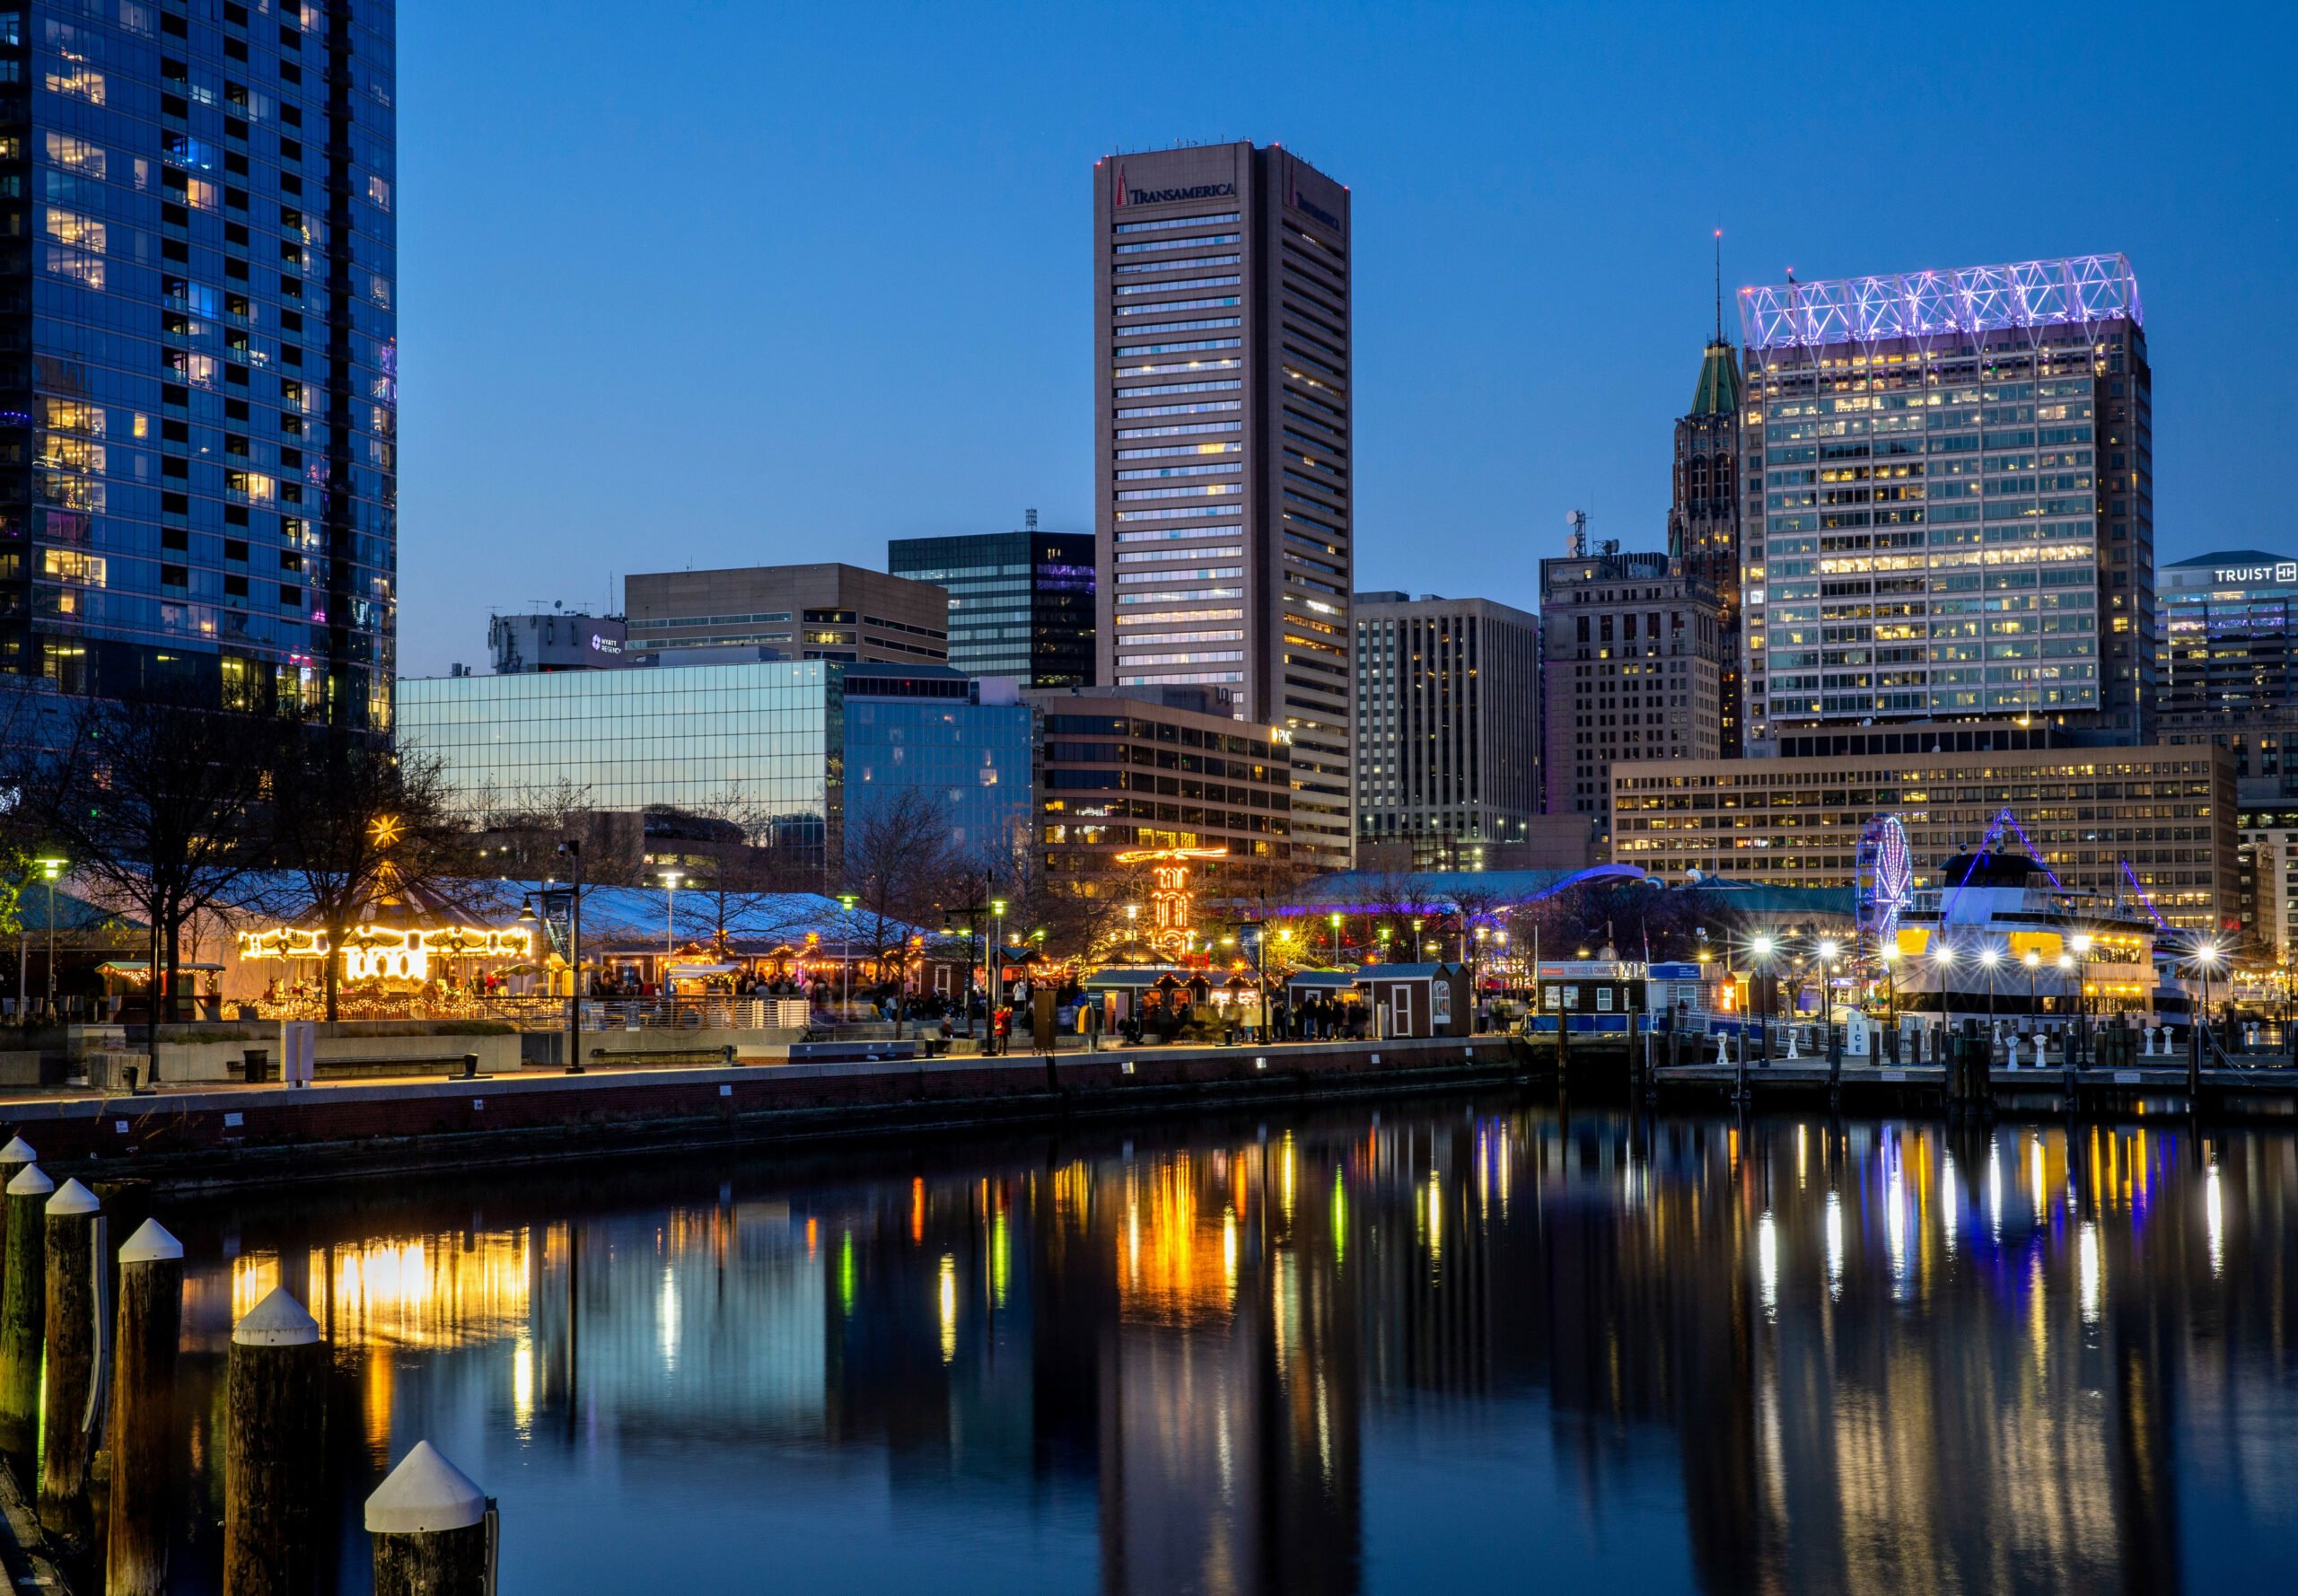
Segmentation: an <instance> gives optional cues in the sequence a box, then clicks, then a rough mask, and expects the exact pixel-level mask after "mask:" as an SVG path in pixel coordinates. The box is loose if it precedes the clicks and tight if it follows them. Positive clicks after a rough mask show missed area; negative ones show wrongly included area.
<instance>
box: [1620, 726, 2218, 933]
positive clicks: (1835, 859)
mask: <svg viewBox="0 0 2298 1596" xmlns="http://www.w3.org/2000/svg"><path fill="white" fill-rule="evenodd" d="M1891 735H1892V736H1894V737H1905V738H1908V740H1910V741H1915V740H1916V739H1915V734H1914V733H1912V732H1893V733H1891ZM1949 735H1952V733H1944V732H1943V734H1942V736H1941V739H1940V741H1945V738H1946V736H1949ZM1610 780H1611V785H1612V789H1613V798H1612V806H1613V809H1614V811H1615V814H1616V820H1615V822H1614V831H1613V836H1612V850H1611V857H1612V859H1613V861H1614V863H1616V864H1638V865H1642V866H1643V867H1644V868H1645V870H1647V871H1650V872H1651V873H1653V875H1656V876H1660V877H1662V878H1663V879H1665V880H1667V881H1681V880H1683V879H1684V877H1685V875H1686V873H1688V872H1691V871H1695V870H1696V871H1698V872H1699V873H1701V874H1703V875H1708V876H1715V875H1722V876H1727V877H1739V878H1741V879H1744V880H1752V881H1756V882H1758V883H1760V884H1762V885H1764V886H1780V887H1790V886H1793V887H1832V888H1836V889H1838V890H1844V889H1847V888H1849V886H1850V885H1851V883H1852V881H1853V880H1854V877H1855V872H1856V869H1857V867H1858V862H1859V839H1860V836H1861V833H1862V830H1863V829H1864V827H1865V826H1866V824H1867V822H1868V821H1869V820H1873V819H1874V818H1875V816H1877V815H1879V814H1894V815H1897V816H1899V819H1900V820H1901V821H1902V822H1903V823H1904V824H1905V826H1906V829H1907V835H1908V844H1909V846H1911V848H1912V849H1913V852H1914V858H1915V872H1916V874H1915V884H1916V886H1917V887H1935V886H1938V885H1939V884H1940V882H1939V880H1938V877H1937V872H1938V870H1939V867H1940V866H1941V865H1942V864H1944V863H1945V862H1946V861H1947V860H1949V859H1951V858H1952V857H1954V856H1955V855H1958V854H1961V853H1966V852H1968V851H1969V850H1970V849H1972V848H1975V847H1977V846H1979V844H1980V843H1981V842H1982V841H1983V840H1984V839H1985V838H1986V837H1987V833H1988V831H1989V830H1990V829H1992V827H1993V825H1994V822H1995V817H1996V816H1997V815H1999V814H2001V813H2002V812H2003V811H2004V810H2005V809H2008V810H2010V811H2012V812H2013V815H2014V816H2015V817H2016V818H2017V820H2018V821H2019V824H2020V825H2021V827H2022V829H2023V831H2024V836H2025V839H2026V841H2027V843H2028V844H2029V846H2031V848H2032V849H2033V850H2034V853H2035V856H2036V857H2037V858H2039V859H2040V860H2041V861H2042V862H2043V863H2044V864H2047V865H2048V866H2049V867H2050V870H2051V873H2052V874H2054V875H2056V876H2057V878H2058V880H2059V881H2060V882H2061V883H2062V884H2063V885H2064V886H2065V888H2066V890H2069V891H2072V892H2079V893H2093V894H2097V895H2098V896H2099V897H2101V898H2113V897H2117V896H2118V895H2121V894H2123V893H2124V892H2125V891H2126V890H2127V888H2128V887H2129V886H2130V885H2131V884H2132V883H2136V886H2137V889H2138V890H2139V891H2141V892H2143V893H2145V896H2146V898H2147V899H2148V900H2149V901H2150V902H2152V903H2153V906H2154V908H2155V910H2156V912H2157V913H2159V914H2160V915H2161V916H2162V917H2163V918H2164V919H2165V920H2167V921H2169V922H2170V923H2171V925H2176V926H2178V927H2180V929H2182V930H2197V931H2199V930H2215V929H2218V928H2220V927H2221V926H2223V924H2224V922H2225V921H2227V920H2229V919H2232V918H2233V917H2234V916H2235V911H2236V908H2237V905H2238V903H2239V900H2240V887H2239V884H2238V881H2237V877H2238V854H2239V846H2240V845H2239V844H2238V842H2237V840H2236V839H2237V832H2236V829H2235V825H2236V818H2237V811H2236V807H2235V802H2234V772H2233V766H2232V761H2231V760H2229V759H2227V757H2226V755H2225V754H2224V752H2223V751H2222V750H2216V749H2212V748H2166V747H2163V746H2162V745H2161V744H2155V745H2152V746H2149V747H2144V748H2098V749H2093V748H2083V749H2018V750H2000V749H1997V750H1961V751H1957V750H1952V749H1945V748H1942V749H1939V750H1934V749H1931V748H1928V747H1925V748H1908V749H1904V750H1886V749H1882V748H1870V749H1865V750H1855V751H1854V752H1852V753H1849V754H1845V753H1841V752H1831V753H1829V754H1828V755H1827V756H1825V757H1824V758H1820V757H1814V758H1810V759H1798V758H1785V757H1783V758H1778V759H1736V760H1715V761H1713V762H1709V763H1701V762H1697V761H1687V760H1683V759H1668V760H1665V761H1662V762H1657V763H1655V762H1652V758H1651V756H1648V755H1647V756H1646V757H1645V761H1644V762H1641V763H1630V762H1622V763H1618V764H1615V765H1614V766H1613V767H1612V768H1611V777H1610Z"/></svg>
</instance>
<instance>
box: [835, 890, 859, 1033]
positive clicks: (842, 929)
mask: <svg viewBox="0 0 2298 1596" xmlns="http://www.w3.org/2000/svg"><path fill="white" fill-rule="evenodd" d="M860 901H861V899H858V898H856V897H855V895H854V894H853V893H851V892H840V893H839V894H838V908H839V910H840V911H841V912H840V913H839V915H838V963H839V964H840V965H841V966H843V967H844V969H843V974H844V980H843V981H842V982H841V983H840V984H841V985H842V986H843V987H845V993H844V995H842V996H841V997H839V999H838V1022H839V1023H840V1024H844V1023H845V1022H846V1021H848V1020H850V1019H852V1018H853V1017H854V906H855V904H856V903H859V902H860Z"/></svg>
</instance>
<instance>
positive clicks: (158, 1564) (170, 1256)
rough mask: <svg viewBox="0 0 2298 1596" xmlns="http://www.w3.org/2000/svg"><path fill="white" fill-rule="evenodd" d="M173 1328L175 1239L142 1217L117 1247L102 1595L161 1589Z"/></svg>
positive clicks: (170, 1457)
mask: <svg viewBox="0 0 2298 1596" xmlns="http://www.w3.org/2000/svg"><path fill="white" fill-rule="evenodd" d="M182 1333H183V1243H182V1242H180V1241H177V1240H176V1239H175V1238H174V1237H173V1236H171V1235H170V1234H168V1232H167V1231H166V1230H165V1229H164V1228H163V1227H162V1225H161V1223H160V1222H159V1221H158V1220H156V1219H147V1220H145V1222H144V1223H143V1225H142V1226H141V1228H139V1229H138V1230H137V1231H136V1233H135V1234H134V1235H132V1236H130V1237H129V1238H128V1239H127V1246H125V1247H123V1248H121V1249H120V1250H119V1314H118V1330H117V1333H116V1334H115V1336H114V1337H113V1353H112V1405H111V1425H110V1446H111V1502H110V1508H109V1511H108V1522H109V1528H108V1530H107V1531H106V1534H105V1560H104V1596H162V1592H165V1591H166V1589H167V1587H168V1523H167V1520H168V1506H169V1503H170V1500H171V1495H172V1494H173V1490H174V1482H175V1470H174V1464H175V1446H174V1440H175V1394H176V1393H175V1386H176V1344H177V1342H178V1341H179V1340H180V1339H181V1337H182Z"/></svg>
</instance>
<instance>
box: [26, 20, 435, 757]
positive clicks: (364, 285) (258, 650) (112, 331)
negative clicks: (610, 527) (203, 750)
mask: <svg viewBox="0 0 2298 1596" xmlns="http://www.w3.org/2000/svg"><path fill="white" fill-rule="evenodd" d="M393 33H394V24H393V13H392V7H391V5H390V0H358V4H352V3H351V0H310V3H309V4H302V5H300V6H298V5H295V4H288V5H285V7H280V6H274V5H269V4H262V3H261V0H258V3H257V4H252V5H250V4H237V3H235V0H213V3H212V4H210V3H207V0H200V3H198V4H185V0H117V3H114V4H33V5H30V6H27V7H24V8H22V10H19V11H14V12H5V13H0V208H4V211H5V213H6V223H5V228H4V233H0V238H4V242H0V668H4V669H5V670H6V671H12V672H15V673H19V674H22V675H29V676H35V677H46V678H48V680H52V681H53V682H55V683H56V684H57V687H59V688H62V689H63V690H65V691H66V692H69V693H83V694H96V695H101V696H106V697H134V696H136V695H138V694H142V693H146V692H154V691H164V692H168V693H171V694H182V693H188V694H189V695H190V696H191V697H193V699H194V700H195V701H197V702H203V703H207V704H212V705H215V706H223V707H229V708H241V709H250V710H262V711H274V710H276V711H277V712H280V713H286V714H301V715H307V716H311V717H313V718H320V717H324V718H325V719H326V720H327V721H328V722H329V723H332V724H336V725H340V726H343V727H346V728H350V729H354V730H370V731H373V732H387V731H388V730H389V728H390V720H391V679H392V674H393V672H392V662H393V642H392V639H393V631H394V623H395V618H396V617H395V603H396V596H395V589H396V572H397V542H398V534H397V524H396V516H397V511H396V504H397V487H396V484H397V480H398V460H397V458H396V451H397V448H398V442H397V433H398V425H397V414H398V355H397V322H396V311H395V304H396V301H397V295H398V285H397V277H398V264H397V260H396V257H395V253H394V250H395V227H396V224H395V222H394V212H395V206H396V203H397V196H396V191H395V185H396V182H397V166H396V158H395V156H394V153H393V128H394V118H395V114H396V113H395V111H394V109H393V108H394V104H395V98H396V92H395V88H394V62H393V55H392V52H393Z"/></svg>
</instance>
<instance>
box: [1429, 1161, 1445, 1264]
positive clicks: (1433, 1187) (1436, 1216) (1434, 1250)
mask: <svg viewBox="0 0 2298 1596" xmlns="http://www.w3.org/2000/svg"><path fill="white" fill-rule="evenodd" d="M1443 1260H1444V1191H1443V1187H1442V1186H1441V1185H1439V1184H1438V1182H1437V1177H1436V1174H1435V1171H1433V1170H1432V1171H1429V1175H1428V1261H1429V1262H1430V1263H1432V1264H1436V1263H1442V1262H1443Z"/></svg>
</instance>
